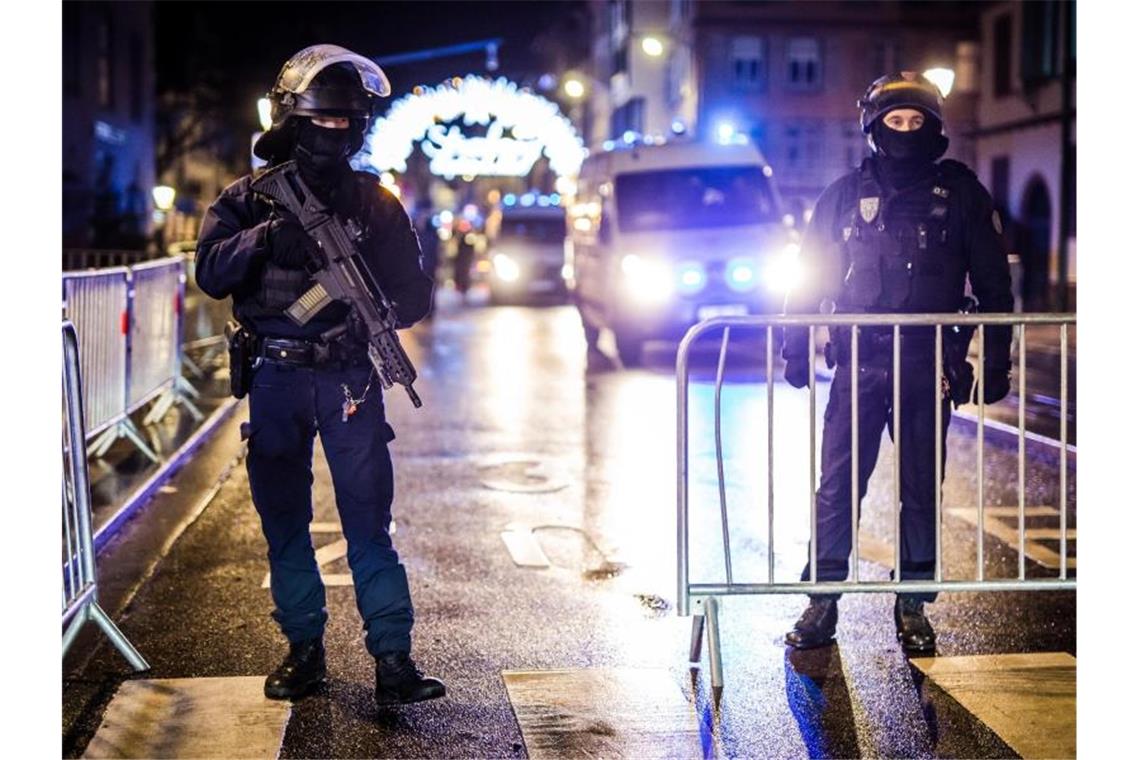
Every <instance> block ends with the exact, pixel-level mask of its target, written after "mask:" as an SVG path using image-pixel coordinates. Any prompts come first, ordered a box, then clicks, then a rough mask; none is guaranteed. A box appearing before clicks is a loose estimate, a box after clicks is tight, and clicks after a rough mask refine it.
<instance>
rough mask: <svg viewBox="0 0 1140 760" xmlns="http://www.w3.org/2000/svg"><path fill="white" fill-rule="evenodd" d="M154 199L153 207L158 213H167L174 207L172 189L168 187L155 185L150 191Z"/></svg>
mask: <svg viewBox="0 0 1140 760" xmlns="http://www.w3.org/2000/svg"><path fill="white" fill-rule="evenodd" d="M150 194H151V197H152V198H154V205H155V207H156V208H157V209H158V210H159V211H169V210H170V209H172V208H173V207H174V188H173V187H170V186H169V185H157V186H156V187H155V188H154V189H153V190H151V191H150Z"/></svg>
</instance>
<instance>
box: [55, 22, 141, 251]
mask: <svg viewBox="0 0 1140 760" xmlns="http://www.w3.org/2000/svg"><path fill="white" fill-rule="evenodd" d="M152 27H153V6H152V4H151V3H149V2H137V3H125V2H123V3H111V2H90V3H77V2H76V3H64V4H63V246H64V248H125V249H142V248H145V247H146V246H147V244H148V242H149V235H150V230H151V228H152V214H153V210H154V205H153V200H152V198H151V190H152V188H153V187H154V128H153V124H154V36H153V29H152Z"/></svg>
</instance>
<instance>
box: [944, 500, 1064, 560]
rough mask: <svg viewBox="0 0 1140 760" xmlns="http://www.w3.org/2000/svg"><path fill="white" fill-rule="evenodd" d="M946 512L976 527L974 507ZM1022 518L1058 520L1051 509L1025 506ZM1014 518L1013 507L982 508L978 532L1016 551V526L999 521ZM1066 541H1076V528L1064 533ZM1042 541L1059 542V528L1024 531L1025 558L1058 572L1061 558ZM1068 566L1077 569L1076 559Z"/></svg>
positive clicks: (1014, 509) (1015, 509) (1015, 514)
mask: <svg viewBox="0 0 1140 760" xmlns="http://www.w3.org/2000/svg"><path fill="white" fill-rule="evenodd" d="M946 513H947V514H948V515H951V516H953V517H957V518H959V519H960V520H965V521H966V522H968V523H969V524H970V525H974V526H977V524H978V510H977V508H976V507H955V508H954V509H947V510H946ZM1025 516H1026V517H1049V516H1052V517H1056V518H1058V521H1059V520H1060V514H1059V513H1058V512H1057V510H1055V509H1053V508H1052V507H1026V508H1025ZM1003 517H1004V518H1007V519H1008V518H1011V517H1014V518H1016V517H1017V507H986V508H985V524H984V525H983V526H982V529H983V530H985V532H986V533H989V534H990V535H991V536H993V537H994V538H996V539H997V540H999V541H1001V542H1002V543H1003V544H1005V545H1006V546H1008V547H1009V548H1011V549H1013V550H1014V551H1017V550H1018V544H1019V541H1018V537H1017V526H1016V525H1009V523H1007V522H1006V521H1005V520H1003V519H1002V518H1003ZM1066 532H1067V533H1068V535H1069V539H1070V540H1075V539H1076V535H1077V532H1076V529H1075V528H1073V529H1071V530H1067V531H1066ZM1042 539H1051V540H1054V541H1059V540H1060V539H1061V531H1060V529H1055V530H1050V529H1048V528H1039V529H1035V530H1030V529H1029V528H1026V529H1025V556H1026V557H1028V558H1029V559H1031V560H1033V561H1034V562H1036V563H1037V564H1039V565H1041V566H1043V567H1047V568H1052V569H1059V568H1060V567H1061V555H1060V553H1059V552H1058V551H1057V550H1056V549H1052V548H1050V547H1048V546H1045V545H1044V544H1040V543H1038V541H1040V540H1042ZM1068 560H1069V562H1068V566H1069V569H1070V570H1075V569H1076V567H1077V558H1076V557H1069V558H1068Z"/></svg>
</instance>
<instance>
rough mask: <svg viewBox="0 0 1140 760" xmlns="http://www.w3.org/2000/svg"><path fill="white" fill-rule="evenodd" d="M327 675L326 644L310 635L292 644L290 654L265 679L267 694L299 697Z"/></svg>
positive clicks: (284, 697)
mask: <svg viewBox="0 0 1140 760" xmlns="http://www.w3.org/2000/svg"><path fill="white" fill-rule="evenodd" d="M324 679H325V645H324V644H323V643H321V640H320V639H308V640H306V641H300V642H297V643H296V644H290V645H289V654H287V655H286V656H285V661H284V662H282V663H281V665H279V666H278V668H277V670H275V671H273V672H272V673H270V674H269V677H268V678H266V679H265V696H267V697H269V698H270V699H297V698H298V697H303V696H304V695H305V694H306V693H307V692H308V691H309V690H310V689H311V688H313V687H314V686H316V685H317V684H319V683H320V682H321V681H323V680H324Z"/></svg>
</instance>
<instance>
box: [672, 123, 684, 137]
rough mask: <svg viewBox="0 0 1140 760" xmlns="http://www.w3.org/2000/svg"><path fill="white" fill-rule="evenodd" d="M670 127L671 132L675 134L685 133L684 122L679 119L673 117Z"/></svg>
mask: <svg viewBox="0 0 1140 760" xmlns="http://www.w3.org/2000/svg"><path fill="white" fill-rule="evenodd" d="M671 128H672V130H673V134H675V135H683V134H685V122H683V121H681V120H680V119H674V120H673V124H672V126H671Z"/></svg>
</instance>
